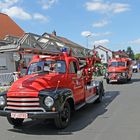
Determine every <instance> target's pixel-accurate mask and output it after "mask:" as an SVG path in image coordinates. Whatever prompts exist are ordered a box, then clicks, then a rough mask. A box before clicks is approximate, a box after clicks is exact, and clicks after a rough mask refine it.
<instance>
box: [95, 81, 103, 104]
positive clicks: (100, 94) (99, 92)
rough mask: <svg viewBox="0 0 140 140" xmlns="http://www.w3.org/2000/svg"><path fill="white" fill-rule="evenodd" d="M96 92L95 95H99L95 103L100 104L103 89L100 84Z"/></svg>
mask: <svg viewBox="0 0 140 140" xmlns="http://www.w3.org/2000/svg"><path fill="white" fill-rule="evenodd" d="M97 92H98V94H97V95H99V98H98V99H97V100H96V103H100V102H102V100H103V95H104V87H103V84H102V83H100V84H99V87H97Z"/></svg>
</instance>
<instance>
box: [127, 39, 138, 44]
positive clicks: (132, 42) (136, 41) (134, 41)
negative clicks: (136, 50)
mask: <svg viewBox="0 0 140 140" xmlns="http://www.w3.org/2000/svg"><path fill="white" fill-rule="evenodd" d="M128 44H132V45H140V38H138V39H136V40H132V41H129V42H128Z"/></svg>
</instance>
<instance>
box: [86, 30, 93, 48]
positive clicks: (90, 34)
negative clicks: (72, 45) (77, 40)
mask: <svg viewBox="0 0 140 140" xmlns="http://www.w3.org/2000/svg"><path fill="white" fill-rule="evenodd" d="M90 36H92V33H91V32H89V33H88V34H87V35H86V38H87V39H86V40H87V48H88V47H89V37H90Z"/></svg>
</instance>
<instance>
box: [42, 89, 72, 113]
mask: <svg viewBox="0 0 140 140" xmlns="http://www.w3.org/2000/svg"><path fill="white" fill-rule="evenodd" d="M47 96H50V97H52V98H53V99H54V105H53V106H52V107H51V108H48V107H46V106H45V104H44V100H45V98H46V97H47ZM39 98H40V104H41V106H42V107H43V108H45V110H49V111H50V110H51V109H52V108H53V107H55V108H56V110H57V111H61V110H62V109H63V106H64V103H65V102H66V101H67V100H69V99H71V100H73V102H74V98H73V93H72V90H70V89H67V88H59V89H57V90H56V89H45V90H42V91H40V92H39Z"/></svg>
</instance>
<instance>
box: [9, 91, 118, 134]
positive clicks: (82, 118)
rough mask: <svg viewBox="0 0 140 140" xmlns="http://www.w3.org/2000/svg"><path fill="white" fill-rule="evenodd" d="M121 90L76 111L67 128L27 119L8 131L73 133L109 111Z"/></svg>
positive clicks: (110, 92)
mask: <svg viewBox="0 0 140 140" xmlns="http://www.w3.org/2000/svg"><path fill="white" fill-rule="evenodd" d="M119 94H120V93H119V91H107V92H106V93H105V96H104V98H103V102H102V103H100V104H95V103H94V104H88V105H86V106H84V107H83V108H81V109H80V110H78V111H76V112H75V114H74V115H73V116H72V119H71V123H70V124H69V126H68V127H67V128H65V129H62V130H58V129H56V128H55V126H54V124H53V122H51V121H49V122H48V121H45V120H43V121H41V120H38V121H26V122H24V124H23V126H22V127H20V128H13V129H9V130H8V131H11V132H16V133H24V134H30V135H72V134H73V132H76V131H80V130H82V129H84V128H85V127H87V126H88V125H90V124H91V123H92V122H93V121H94V120H95V119H96V118H97V117H99V116H100V115H103V114H104V113H105V112H107V111H108V110H107V106H108V105H109V104H110V103H111V102H112V101H113V100H114V99H115V98H116V97H117V96H118V95H119Z"/></svg>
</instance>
